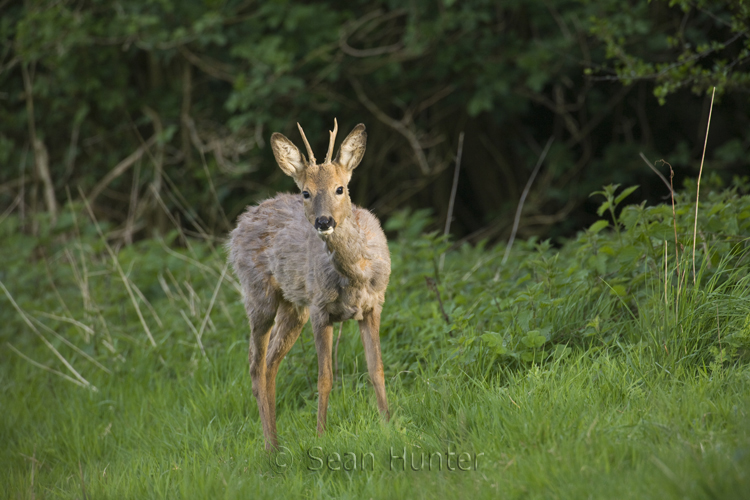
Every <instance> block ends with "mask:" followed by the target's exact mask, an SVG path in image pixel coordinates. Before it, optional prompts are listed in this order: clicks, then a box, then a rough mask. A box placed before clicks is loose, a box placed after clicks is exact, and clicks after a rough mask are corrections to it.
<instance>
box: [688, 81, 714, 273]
mask: <svg viewBox="0 0 750 500" xmlns="http://www.w3.org/2000/svg"><path fill="white" fill-rule="evenodd" d="M715 95H716V87H714V90H713V92H711V107H709V108H708V123H707V124H706V138H705V139H704V141H703V155H702V156H701V168H700V170H699V171H698V187H697V188H696V192H695V224H694V226H693V285H695V242H696V239H697V237H698V201H699V200H700V194H701V175H703V161H704V160H705V159H706V145H707V144H708V131H709V129H710V128H711V113H712V112H713V110H714V96H715Z"/></svg>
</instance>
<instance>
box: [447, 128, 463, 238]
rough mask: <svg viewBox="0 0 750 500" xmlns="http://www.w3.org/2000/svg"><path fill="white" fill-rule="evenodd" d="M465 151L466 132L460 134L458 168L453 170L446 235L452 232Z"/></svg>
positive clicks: (457, 154) (457, 157)
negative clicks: (452, 221) (459, 174)
mask: <svg viewBox="0 0 750 500" xmlns="http://www.w3.org/2000/svg"><path fill="white" fill-rule="evenodd" d="M463 151H464V133H463V132H461V134H460V135H459V136H458V152H457V153H456V169H455V170H454V171H453V186H452V187H451V197H450V200H449V201H448V215H447V216H446V219H445V230H444V231H443V234H444V235H446V236H447V235H448V234H450V232H451V219H452V218H453V204H454V203H455V201H456V191H457V190H458V173H459V171H460V170H461V155H462V154H463Z"/></svg>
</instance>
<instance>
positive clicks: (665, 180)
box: [638, 152, 674, 197]
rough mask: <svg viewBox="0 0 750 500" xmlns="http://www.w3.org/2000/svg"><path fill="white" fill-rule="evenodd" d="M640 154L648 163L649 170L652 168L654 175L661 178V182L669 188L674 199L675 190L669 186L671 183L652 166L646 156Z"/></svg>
mask: <svg viewBox="0 0 750 500" xmlns="http://www.w3.org/2000/svg"><path fill="white" fill-rule="evenodd" d="M638 154H639V155H640V156H641V159H642V160H643V161H644V162H646V165H648V168H650V169H651V170H653V171H654V173H655V174H656V175H658V176H659V179H661V181H662V182H663V183H664V185H665V186H667V189H669V192H670V193H671V194H672V197H674V190H673V189H672V186H671V185H670V184H669V182H667V178H666V177H664V176H663V175H662V174H661V172H659V171H658V170H656V167H654V166H653V165H652V164H651V162H650V161H648V160H647V159H646V155H644V154H643V153H642V152H639V153H638ZM671 168H672V167H670V170H671Z"/></svg>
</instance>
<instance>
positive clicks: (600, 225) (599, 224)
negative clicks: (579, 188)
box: [589, 214, 609, 234]
mask: <svg viewBox="0 0 750 500" xmlns="http://www.w3.org/2000/svg"><path fill="white" fill-rule="evenodd" d="M599 215H601V214H599ZM607 226H609V221H606V220H598V221H596V222H594V223H593V224H591V227H589V233H591V234H596V233H598V232H599V231H601V230H602V229H604V228H605V227H607Z"/></svg>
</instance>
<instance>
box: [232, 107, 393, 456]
mask: <svg viewBox="0 0 750 500" xmlns="http://www.w3.org/2000/svg"><path fill="white" fill-rule="evenodd" d="M297 126H298V127H299V131H300V134H301V135H302V140H303V141H304V143H305V147H306V148H307V155H308V158H307V159H305V157H304V156H303V155H302V154H301V153H300V151H299V150H298V149H297V147H296V146H295V145H294V144H292V142H291V141H290V140H289V139H287V138H286V137H284V136H283V135H281V134H279V133H275V134H273V135H272V136H271V147H272V149H273V154H274V156H275V157H276V162H277V163H278V164H279V167H281V170H283V171H284V173H285V174H287V175H288V176H290V177H292V179H294V182H295V183H296V184H297V186H298V187H299V189H300V191H301V194H296V195H293V194H279V195H277V196H276V197H274V198H271V199H269V200H266V201H264V202H262V203H261V204H259V205H257V206H253V207H249V208H248V209H247V211H246V212H245V213H243V214H242V215H240V216H239V218H238V222H237V227H236V228H235V229H234V230H233V231H232V233H231V235H230V240H229V243H228V247H229V260H230V262H231V263H232V265H233V267H234V271H235V273H236V274H237V277H238V278H239V280H240V283H241V285H242V290H243V296H244V301H245V309H246V310H247V317H248V319H249V321H250V354H249V358H250V377H251V378H252V383H253V395H254V396H255V398H256V399H257V401H258V410H259V413H260V419H261V423H262V424H263V435H264V437H265V443H266V449H267V450H270V449H271V448H277V447H278V439H277V434H276V373H277V371H278V369H279V364H280V363H281V360H282V359H283V358H284V356H285V355H286V354H287V353H288V352H289V350H290V349H291V348H292V346H293V345H294V342H295V341H296V340H297V338H298V337H299V334H300V332H301V331H302V327H303V326H304V324H305V323H307V320H308V318H310V320H311V322H312V328H313V334H314V336H315V349H316V350H317V352H318V434H322V433H323V432H324V431H325V428H326V412H327V410H328V395H329V393H330V392H331V387H332V385H333V373H332V370H331V357H332V356H331V346H332V344H333V323H334V322H339V321H345V320H348V319H356V320H357V321H358V322H359V331H360V336H361V338H362V343H363V344H364V348H365V357H366V359H367V370H368V372H369V375H370V380H371V381H372V384H373V386H374V388H375V394H376V396H377V401H378V409H379V410H380V413H381V414H382V416H383V417H384V418H385V419H386V420H388V419H389V418H390V414H389V412H388V401H387V399H386V394H385V380H384V375H383V361H382V358H381V356H380V333H379V329H380V313H381V310H382V306H383V301H384V300H385V289H386V287H387V286H388V278H389V276H390V273H391V258H390V254H389V252H388V244H387V242H386V238H385V234H383V230H382V229H381V228H380V223H379V222H378V219H377V218H376V217H375V216H374V215H373V214H372V213H370V212H369V211H367V210H365V209H362V208H359V207H356V206H353V205H352V202H351V199H350V198H349V192H348V189H347V185H348V184H349V180H350V179H351V176H352V171H353V170H354V168H355V167H356V166H357V165H358V164H359V162H360V161H361V160H362V156H363V155H364V154H365V143H366V141H367V134H366V133H365V126H364V125H363V124H361V123H360V124H359V125H357V126H356V127H354V130H352V132H351V133H350V134H349V135H348V136H347V137H346V139H344V142H343V143H342V144H341V148H340V149H339V154H338V156H337V157H336V158H335V159H333V160H332V159H331V155H332V153H333V149H334V143H335V141H336V133H337V131H338V123H337V122H336V121H335V120H334V128H333V131H332V132H330V139H329V144H328V153H327V154H326V158H325V161H324V162H323V163H321V164H316V161H315V156H314V155H313V152H312V148H311V147H310V144H309V143H308V142H307V138H306V137H305V133H304V131H303V130H302V127H301V126H300V125H299V124H297Z"/></svg>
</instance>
